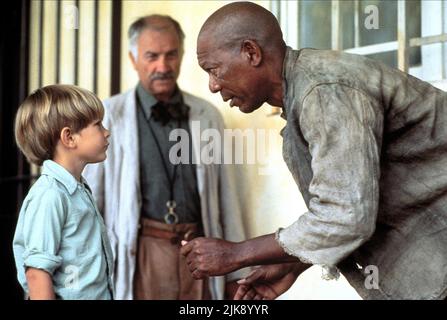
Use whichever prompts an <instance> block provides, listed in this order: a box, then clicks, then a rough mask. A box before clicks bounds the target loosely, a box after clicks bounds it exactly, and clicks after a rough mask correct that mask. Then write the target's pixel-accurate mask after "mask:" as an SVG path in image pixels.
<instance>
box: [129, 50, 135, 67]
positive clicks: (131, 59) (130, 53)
mask: <svg viewBox="0 0 447 320" xmlns="http://www.w3.org/2000/svg"><path fill="white" fill-rule="evenodd" d="M128 54H129V59H130V62H132V66H133V68H134V69H135V70H137V61H136V60H135V57H134V56H133V54H132V52H131V51H129V52H128Z"/></svg>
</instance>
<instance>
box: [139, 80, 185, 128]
mask: <svg viewBox="0 0 447 320" xmlns="http://www.w3.org/2000/svg"><path fill="white" fill-rule="evenodd" d="M137 98H138V101H139V102H140V104H141V106H142V107H143V108H142V109H143V113H144V116H145V117H146V119H148V120H149V119H150V117H151V109H152V107H154V106H155V105H156V104H157V103H158V100H157V99H156V98H155V97H154V96H153V95H152V94H151V93H149V92H148V91H146V89H144V88H143V85H142V84H141V82H138V85H137ZM167 103H170V104H181V105H184V103H183V96H182V92H181V91H180V89H179V88H178V87H177V86H176V87H175V91H174V94H173V95H172V97H171V98H169V101H168V102H167Z"/></svg>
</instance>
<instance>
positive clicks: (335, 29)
mask: <svg viewBox="0 0 447 320" xmlns="http://www.w3.org/2000/svg"><path fill="white" fill-rule="evenodd" d="M331 22H332V28H331V29H332V35H331V39H332V50H341V49H342V46H341V31H342V30H341V26H340V1H339V0H332V21H331Z"/></svg>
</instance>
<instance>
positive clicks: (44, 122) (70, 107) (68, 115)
mask: <svg viewBox="0 0 447 320" xmlns="http://www.w3.org/2000/svg"><path fill="white" fill-rule="evenodd" d="M103 116H104V107H103V105H102V103H101V101H100V100H99V99H98V97H96V96H95V95H94V94H93V93H91V92H90V91H88V90H86V89H83V88H80V87H77V86H73V85H50V86H46V87H43V88H40V89H37V90H36V91H34V92H33V93H31V94H30V95H29V96H28V97H27V98H26V99H25V101H24V102H23V103H22V104H21V105H20V107H19V110H18V111H17V115H16V119H15V138H16V142H17V145H18V146H19V148H20V150H21V151H22V152H23V154H24V155H25V156H26V158H27V159H28V161H29V162H32V163H34V164H37V165H39V166H40V165H42V163H43V162H44V161H45V160H47V159H52V158H53V156H54V151H55V148H56V145H57V143H58V141H59V139H60V134H61V131H62V129H63V128H64V127H69V128H70V129H71V130H72V131H73V132H74V133H77V132H79V131H80V130H82V129H84V128H85V127H87V126H88V125H89V124H90V123H92V122H93V121H96V120H101V119H102V118H103Z"/></svg>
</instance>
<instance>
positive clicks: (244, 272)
mask: <svg viewBox="0 0 447 320" xmlns="http://www.w3.org/2000/svg"><path fill="white" fill-rule="evenodd" d="M249 273H250V268H243V269H240V270H236V271H234V272H231V273H229V274H227V275H226V276H225V281H226V282H233V281H237V280H239V279H243V278H245V277H247V276H248V274H249Z"/></svg>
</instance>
